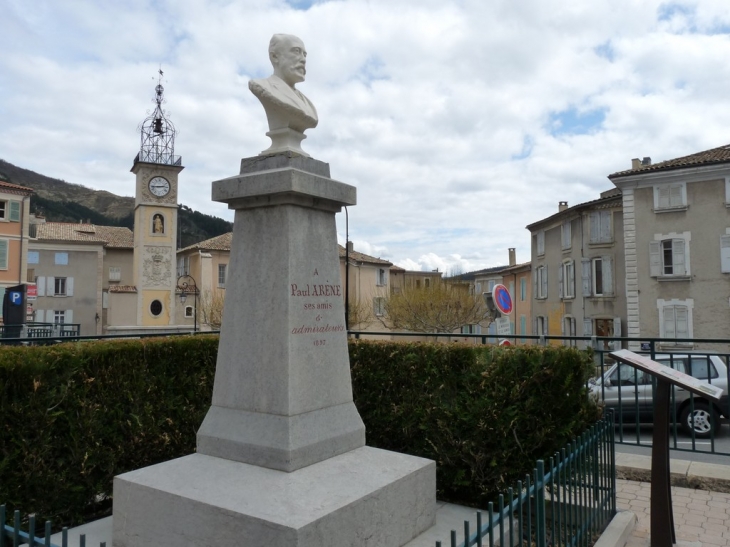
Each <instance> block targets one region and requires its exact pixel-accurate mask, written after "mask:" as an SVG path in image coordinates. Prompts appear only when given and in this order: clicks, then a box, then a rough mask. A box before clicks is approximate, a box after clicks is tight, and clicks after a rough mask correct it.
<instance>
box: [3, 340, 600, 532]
mask: <svg viewBox="0 0 730 547" xmlns="http://www.w3.org/2000/svg"><path fill="white" fill-rule="evenodd" d="M217 346H218V337H217V336H211V335H207V336H196V337H173V338H158V339H142V340H126V341H99V342H87V343H69V344H60V345H57V346H46V347H7V346H4V347H0V416H1V417H2V421H1V422H0V424H1V425H0V502H4V503H7V504H8V506H9V507H11V508H13V509H15V508H17V509H21V510H24V511H35V512H36V513H38V517H39V518H53V519H54V520H55V521H57V522H62V523H64V524H77V523H80V522H83V521H85V520H88V519H89V518H91V517H92V516H96V515H99V514H102V513H104V512H108V511H109V509H110V500H109V499H108V497H107V496H109V495H111V493H112V478H113V477H114V475H117V474H119V473H123V472H125V471H129V470H132V469H137V468H140V467H144V466H148V465H152V464H154V463H158V462H161V461H165V460H169V459H172V458H176V457H179V456H182V455H185V454H189V453H191V452H193V451H194V450H195V431H196V429H197V428H198V427H199V425H200V423H201V422H202V420H203V417H204V415H205V413H206V411H207V409H208V406H209V404H210V398H211V393H212V386H213V375H214V369H215V357H216V352H217ZM350 355H351V364H352V371H353V391H354V395H355V403H356V404H357V407H358V409H359V410H360V413H361V415H362V417H363V420H364V422H365V425H366V427H367V439H368V444H369V445H371V446H378V447H381V448H386V449H390V450H396V451H400V452H406V453H410V454H416V455H420V456H424V457H428V458H432V459H435V460H436V461H437V463H438V479H439V483H438V484H439V486H438V488H439V498H440V499H448V500H451V501H456V502H460V503H467V504H475V505H476V504H480V503H481V502H483V500H485V499H486V498H487V497H488V496H489V494H490V493H491V492H494V491H497V490H499V489H501V488H502V487H503V486H505V485H507V484H509V483H510V482H511V481H512V480H513V479H514V478H516V477H519V476H521V475H523V474H524V473H525V472H527V471H529V470H530V469H531V468H532V466H533V465H534V462H535V459H536V458H537V457H541V456H545V455H547V454H549V453H551V452H552V451H554V450H556V449H558V448H559V447H560V446H562V445H563V444H564V443H565V442H566V441H567V440H569V439H570V438H571V437H572V436H574V435H575V434H577V433H579V432H581V431H582V430H583V429H585V427H586V426H587V425H588V424H590V423H591V422H593V421H594V420H595V419H596V416H597V409H596V408H595V406H594V405H593V404H591V403H590V402H589V399H588V397H587V395H586V391H585V387H584V383H585V379H586V377H587V375H588V374H589V372H590V367H591V360H590V358H589V356H588V355H587V354H585V353H582V352H579V351H576V350H570V349H564V348H547V349H541V348H526V349H522V348H516V349H508V350H502V349H489V348H474V347H468V346H462V345H443V344H436V345H431V344H401V343H373V342H362V341H358V342H355V341H353V342H351V344H350Z"/></svg>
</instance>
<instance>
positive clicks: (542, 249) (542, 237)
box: [537, 230, 545, 256]
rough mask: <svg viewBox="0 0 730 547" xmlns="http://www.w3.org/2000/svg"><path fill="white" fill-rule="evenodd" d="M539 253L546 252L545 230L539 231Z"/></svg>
mask: <svg viewBox="0 0 730 547" xmlns="http://www.w3.org/2000/svg"><path fill="white" fill-rule="evenodd" d="M537 254H538V256H540V255H544V254H545V232H544V231H543V230H540V231H539V232H537Z"/></svg>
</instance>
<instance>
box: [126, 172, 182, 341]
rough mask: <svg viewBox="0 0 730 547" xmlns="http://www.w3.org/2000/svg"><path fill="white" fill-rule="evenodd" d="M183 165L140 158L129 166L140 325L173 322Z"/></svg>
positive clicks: (135, 282)
mask: <svg viewBox="0 0 730 547" xmlns="http://www.w3.org/2000/svg"><path fill="white" fill-rule="evenodd" d="M182 169H183V167H182V166H181V165H165V164H158V163H147V162H139V161H137V162H135V164H134V166H133V167H132V173H134V174H135V175H136V177H137V182H136V187H135V203H134V285H135V287H137V324H138V325H140V326H160V327H163V326H168V325H173V324H175V287H176V278H177V277H176V256H175V252H176V250H177V185H178V174H179V173H180V171H182ZM156 302H159V305H158V304H156Z"/></svg>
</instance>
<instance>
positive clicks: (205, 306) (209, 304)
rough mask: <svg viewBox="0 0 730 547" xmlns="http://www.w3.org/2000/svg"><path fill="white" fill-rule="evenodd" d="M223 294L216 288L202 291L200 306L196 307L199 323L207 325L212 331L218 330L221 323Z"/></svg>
mask: <svg viewBox="0 0 730 547" xmlns="http://www.w3.org/2000/svg"><path fill="white" fill-rule="evenodd" d="M225 294H226V293H225V292H224V291H223V290H221V289H218V288H215V289H211V290H204V291H202V292H201V294H200V305H199V306H198V314H199V318H200V322H201V323H202V324H204V325H209V326H210V328H211V329H213V330H218V329H220V328H221V324H222V323H223V297H224V296H225Z"/></svg>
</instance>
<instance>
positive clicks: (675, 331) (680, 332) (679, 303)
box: [659, 300, 692, 344]
mask: <svg viewBox="0 0 730 547" xmlns="http://www.w3.org/2000/svg"><path fill="white" fill-rule="evenodd" d="M687 302H691V301H686V300H670V301H667V303H665V301H663V300H660V301H659V314H660V315H659V318H660V321H659V323H660V335H661V337H662V338H691V337H692V310H691V304H690V305H688V304H687ZM679 343H681V344H684V343H685V342H679Z"/></svg>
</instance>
